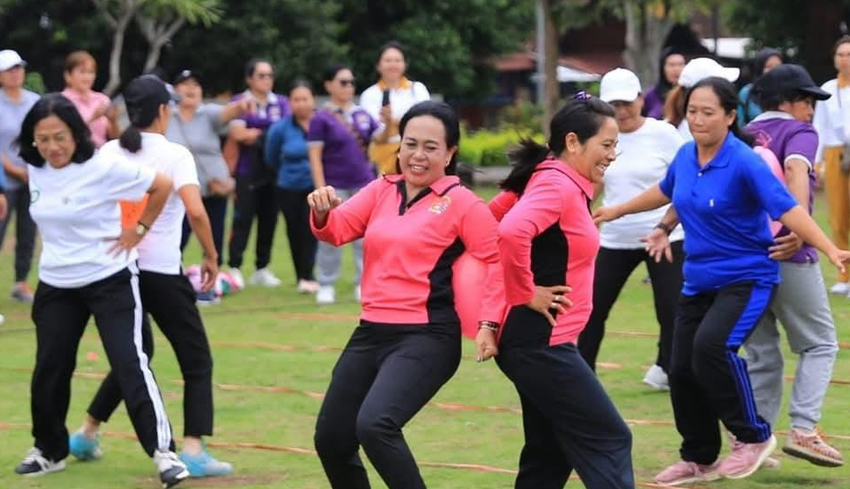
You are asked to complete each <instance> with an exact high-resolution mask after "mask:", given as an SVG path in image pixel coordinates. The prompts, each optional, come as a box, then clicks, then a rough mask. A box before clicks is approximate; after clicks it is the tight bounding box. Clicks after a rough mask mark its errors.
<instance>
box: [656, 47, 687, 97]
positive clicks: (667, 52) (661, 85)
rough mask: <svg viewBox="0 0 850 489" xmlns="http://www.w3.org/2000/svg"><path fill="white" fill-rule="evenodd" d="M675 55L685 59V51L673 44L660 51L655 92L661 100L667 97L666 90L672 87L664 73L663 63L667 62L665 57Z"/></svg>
mask: <svg viewBox="0 0 850 489" xmlns="http://www.w3.org/2000/svg"><path fill="white" fill-rule="evenodd" d="M675 55H679V56H681V57H683V58H685V60H687V58H686V57H685V53H684V52H682V50H680V49H678V48H676V47H674V46H668V47H666V48H664V50H662V51H661V59H660V60H659V63H658V82H657V83H656V84H655V93H657V94H658V96H659V97H660V98H661V100H665V99H666V98H667V92H669V91H670V89H671V88H673V84H672V83H670V81H669V80H667V76H665V75H664V65H665V64H666V63H667V58H669V57H670V56H675Z"/></svg>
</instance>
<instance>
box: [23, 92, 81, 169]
mask: <svg viewBox="0 0 850 489" xmlns="http://www.w3.org/2000/svg"><path fill="white" fill-rule="evenodd" d="M51 115H55V116H56V117H58V118H59V119H60V120H61V121H62V122H64V123H65V125H67V126H68V128H69V129H71V136H72V137H73V138H74V144H76V146H77V147H76V149H74V154H73V155H71V162H73V163H84V162H86V161H87V160H88V159H89V158H91V157H92V156H93V155H94V150H95V148H94V143H92V141H91V132H90V131H89V126H88V125H86V123H85V121H83V118H82V116H81V115H80V113H79V112H78V111H77V107H75V106H74V103H73V102H71V101H70V100H68V99H67V98H65V96H64V95H62V94H61V93H48V94H46V95H44V96H43V97H41V98H40V99H39V100H38V102H36V103H35V105H33V106H32V108H31V109H30V111H29V112H27V115H26V117H24V122H23V123H22V124H21V134H20V136H18V140H17V144H18V147H19V148H20V150H19V154H20V155H21V158H22V159H23V160H24V161H26V162H27V163H29V164H30V165H32V166H36V167H39V168H41V167H42V166H44V158H43V157H42V156H41V153H39V152H38V148H36V147H35V139H34V134H33V133H34V132H35V126H36V125H37V124H38V123H39V122H40V121H41V120H42V119H46V118H47V117H50V116H51Z"/></svg>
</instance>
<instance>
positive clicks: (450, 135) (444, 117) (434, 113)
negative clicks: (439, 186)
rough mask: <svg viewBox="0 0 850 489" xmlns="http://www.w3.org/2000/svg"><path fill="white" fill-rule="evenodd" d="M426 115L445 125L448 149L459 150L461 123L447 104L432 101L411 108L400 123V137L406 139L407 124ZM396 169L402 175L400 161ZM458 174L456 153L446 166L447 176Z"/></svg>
mask: <svg viewBox="0 0 850 489" xmlns="http://www.w3.org/2000/svg"><path fill="white" fill-rule="evenodd" d="M425 115H430V116H431V117H434V118H436V119H438V120H439V121H440V122H442V123H443V129H444V130H445V132H446V148H457V147H458V145H460V122H459V121H458V118H457V114H456V113H455V111H454V109H452V108H451V106H450V105H449V104H447V103H445V102H433V101H431V100H426V101H424V102H419V103H418V104H416V105H414V106H413V107H411V108H410V110H408V111H407V112H405V114H404V115H403V116H402V118H401V121H399V123H398V134H399V137H401V138H402V139H404V129H405V128H406V127H407V123H408V122H410V121H411V119H414V118H416V117H421V116H425ZM395 167H396V172H397V173H401V165H399V162H398V159H396V163H395ZM456 174H457V151H455V152H454V154H453V155H452V159H451V160H449V164H448V165H446V175H456Z"/></svg>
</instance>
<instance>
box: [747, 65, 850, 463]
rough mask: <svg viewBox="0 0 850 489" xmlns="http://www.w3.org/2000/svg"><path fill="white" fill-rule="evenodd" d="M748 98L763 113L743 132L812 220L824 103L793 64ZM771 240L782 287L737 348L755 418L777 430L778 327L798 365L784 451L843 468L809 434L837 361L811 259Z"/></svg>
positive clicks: (799, 245)
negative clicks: (742, 353)
mask: <svg viewBox="0 0 850 489" xmlns="http://www.w3.org/2000/svg"><path fill="white" fill-rule="evenodd" d="M753 92H754V96H755V97H757V98H758V101H759V104H760V105H761V106H762V108H763V109H764V112H762V113H761V114H760V115H759V116H757V117H756V118H755V119H754V120H753V121H752V122H751V123H749V124H748V125H747V127H746V130H747V132H749V133H750V134H752V135H753V136H754V137H755V139H756V143H757V144H759V145H760V146H764V147H766V148H768V149H770V150H771V151H772V152H773V153H774V154H775V155H776V157H777V158H778V159H779V161H780V162H781V164H782V169H783V174H784V178H785V183H786V185H787V186H788V190H789V192H791V195H793V196H794V198H795V199H796V200H797V203H798V204H800V205H801V206H804V207H806V208H807V209H808V211H809V214H811V213H812V211H813V209H814V193H815V173H814V170H813V165H812V163H813V162H814V160H815V154H816V153H817V149H818V135H817V132H815V130H814V128H813V127H812V124H811V120H812V114H813V112H814V101H815V100H826V99H828V98H829V96H830V95H829V93H827V92H825V91H823V90H821V89H820V88H818V87H817V85H815V83H814V82H813V81H812V78H811V77H810V76H809V73H808V72H807V71H806V69H805V68H803V67H802V66H798V65H793V64H787V65H783V66H779V67H777V68H775V69H773V70H772V71H770V73H767V74H765V75H764V76H762V77H761V79H759V80H758V81H756V83H755V86H754V88H753ZM776 236H777V237H776V238H775V240H776V245H775V246H773V247H772V248H770V253H771V254H770V257H771V258H773V259H774V260H779V274H780V276H781V278H782V281H781V282H780V283H779V285H778V286H777V288H776V298H775V299H774V300H773V302H772V303H771V305H770V309H769V310H768V311H767V313H766V314H765V315H764V317H763V318H762V320H761V322H760V323H759V325H758V326H757V327H756V329H755V331H754V332H753V334H752V336H750V339H748V340H747V342H746V343H745V344H744V348H745V349H746V351H747V364H748V367H749V369H748V370H749V373H750V380H751V382H752V384H753V394H754V395H755V399H756V404H757V405H758V411H759V413H760V414H761V415H762V416H763V417H764V418H765V419H766V420H767V421H768V422H769V423H770V424H771V425H774V424H776V420H777V418H778V417H779V407H780V405H781V403H782V384H783V383H784V380H785V379H784V378H783V374H784V371H783V370H784V369H783V360H782V349H781V347H780V337H779V331H778V330H777V328H776V320H777V319H778V320H779V321H780V322H781V323H782V326H783V328H785V333H786V338H787V339H788V345H789V346H790V348H791V351H792V352H794V353H795V354H797V355H799V357H800V361H799V363H798V364H797V370H796V372H795V374H794V386H793V389H792V392H791V399H790V403H789V414H790V416H791V431H790V432H789V433H788V438H787V439H786V442H785V447H784V449H783V450H784V451H785V452H786V453H788V454H789V455H793V456H796V457H801V458H804V459H807V460H810V461H812V463H815V464H817V465H826V466H830V467H836V466H840V465H843V463H844V459H843V457H842V456H841V452H839V451H838V450H836V449H835V448H833V447H831V446H830V445H829V444H828V443H827V442H826V441H825V440H824V437H823V436H821V433H820V432H819V431H818V430H817V429H816V427H817V423H818V421H820V418H821V407H822V406H823V400H824V397H825V396H826V390H827V388H828V387H829V380H830V378H831V377H832V367H833V364H834V363H835V357H836V355H837V354H838V342H837V339H836V333H835V323H834V322H833V319H832V311H831V310H830V306H829V298H828V297H827V293H826V288H825V287H824V282H823V276H822V274H821V269H820V263H818V253H817V251H816V250H815V249H814V247H812V246H811V245H809V244H807V243H804V242H803V241H802V240H800V238H799V237H797V235H795V234H794V233H791V232H789V231H788V230H787V229H782V230H780V231H779V233H778V234H777V235H776Z"/></svg>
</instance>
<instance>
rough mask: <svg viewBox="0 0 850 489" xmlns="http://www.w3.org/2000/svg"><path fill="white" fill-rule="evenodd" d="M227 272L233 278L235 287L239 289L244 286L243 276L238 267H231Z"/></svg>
mask: <svg viewBox="0 0 850 489" xmlns="http://www.w3.org/2000/svg"><path fill="white" fill-rule="evenodd" d="M227 272H228V273H229V274H230V278H232V279H233V283H235V284H236V287H237V288H238V289H239V290H242V289H244V288H245V278H244V277H243V276H242V272H241V271H240V270H239V269H238V268H233V267H231V268H230V270H228V271H227Z"/></svg>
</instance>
